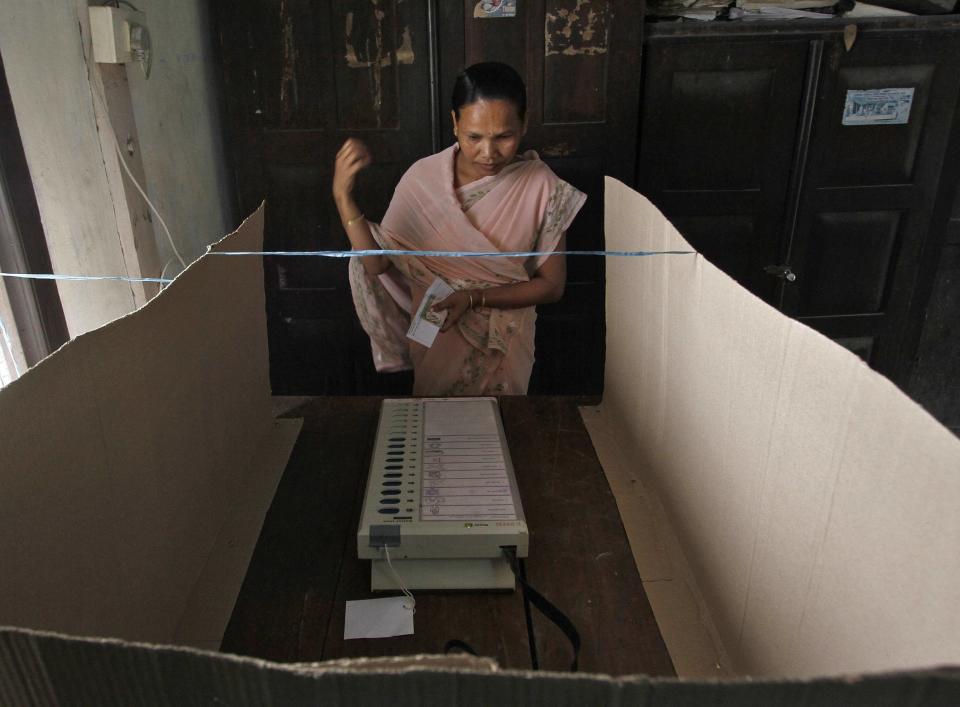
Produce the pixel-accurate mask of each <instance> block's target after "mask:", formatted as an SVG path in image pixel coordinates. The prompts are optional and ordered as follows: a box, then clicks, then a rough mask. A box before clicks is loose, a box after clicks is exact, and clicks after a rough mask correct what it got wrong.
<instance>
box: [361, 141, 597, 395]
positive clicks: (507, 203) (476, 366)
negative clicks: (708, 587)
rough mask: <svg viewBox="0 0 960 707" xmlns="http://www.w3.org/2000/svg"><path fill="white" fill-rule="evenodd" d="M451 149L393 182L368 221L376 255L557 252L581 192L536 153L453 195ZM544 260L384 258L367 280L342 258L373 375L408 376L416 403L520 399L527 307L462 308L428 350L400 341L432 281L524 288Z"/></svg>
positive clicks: (529, 355) (526, 357)
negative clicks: (383, 209) (386, 201)
mask: <svg viewBox="0 0 960 707" xmlns="http://www.w3.org/2000/svg"><path fill="white" fill-rule="evenodd" d="M456 150H457V146H456V145H454V146H452V147H450V148H448V149H446V150H444V151H443V152H439V153H437V154H435V155H432V156H430V157H427V158H425V159H422V160H420V161H418V162H417V163H416V164H414V165H413V166H412V167H411V168H410V169H409V170H408V171H407V173H406V174H404V176H403V178H402V179H401V180H400V183H399V184H398V185H397V188H396V191H395V192H394V195H393V200H392V201H391V202H390V207H389V208H388V209H387V213H386V215H385V216H384V217H383V222H382V223H381V224H380V225H379V226H378V225H376V224H373V223H371V224H370V228H371V231H372V232H373V236H374V238H375V239H376V240H377V242H378V243H379V244H380V246H381V247H382V248H389V249H398V250H439V251H484V252H490V251H528V250H536V251H544V252H552V251H554V250H556V248H557V245H558V244H559V243H560V239H561V238H562V236H563V234H564V232H565V231H566V230H567V227H568V226H569V225H570V222H571V221H572V220H573V217H574V216H576V214H577V212H578V211H579V210H580V207H581V206H582V205H583V202H584V200H585V199H586V195H584V194H583V193H581V192H579V191H577V190H576V189H574V188H573V187H572V186H570V185H569V184H567V183H566V182H564V181H562V180H561V179H559V178H558V177H557V176H556V175H555V174H554V173H553V172H552V171H551V170H550V168H549V167H547V166H546V165H545V164H544V163H543V162H541V161H540V159H539V158H538V157H537V155H536V153H535V152H532V151H531V152H527V153H526V154H525V155H523V157H518V158H517V159H516V160H515V161H514V162H513V163H511V164H510V165H508V166H507V167H505V168H504V169H503V170H502V171H501V172H500V173H499V174H496V175H494V176H491V177H484V178H483V179H479V180H477V181H475V182H471V183H470V184H468V185H467V186H465V187H463V188H461V189H454V186H453V185H454V172H453V170H454V161H455V159H456ZM547 257H548V256H539V257H536V258H534V257H531V258H526V259H523V258H435V257H434V258H431V257H411V256H402V257H391V258H390V260H391V262H392V264H393V266H394V267H393V268H391V269H390V270H389V271H387V273H385V274H383V275H380V276H379V277H371V276H370V275H368V274H367V272H366V270H364V268H363V265H362V263H361V262H360V260H359V259H358V258H353V259H351V261H350V285H351V289H352V291H353V301H354V304H355V306H356V308H357V315H358V317H359V319H360V323H361V325H362V326H363V328H364V331H366V332H367V334H368V335H369V336H370V344H371V348H372V350H373V358H374V364H375V365H376V368H377V370H378V371H381V372H384V371H398V370H405V369H409V368H410V367H411V365H412V367H413V369H414V386H413V394H414V395H420V396H457V395H522V394H525V393H526V392H527V384H528V383H529V381H530V371H531V370H532V368H533V361H534V351H533V349H534V344H533V342H534V333H535V322H536V317H537V315H536V310H535V308H534V307H523V308H518V309H494V308H491V307H484V308H477V309H474V310H468V311H467V312H466V313H465V314H464V315H463V316H462V317H461V318H460V319H459V320H458V321H457V324H456V326H454V327H452V328H451V329H450V330H449V331H446V332H441V333H440V334H439V335H438V336H437V339H436V341H434V343H433V346H431V347H430V348H426V347H424V346H421V345H420V344H418V343H416V342H413V341H410V340H409V339H407V338H406V331H407V327H408V326H409V325H410V313H411V312H415V311H416V308H417V307H418V306H419V304H420V300H421V299H422V298H423V295H424V292H425V291H426V289H427V288H428V287H429V286H430V284H431V283H432V282H433V281H434V279H435V278H437V277H441V278H443V279H444V280H445V281H446V282H447V284H449V285H450V286H451V287H452V288H454V289H455V290H462V289H483V288H487V287H496V286H498V285H507V284H510V283H515V282H524V281H527V280H529V279H530V277H531V276H532V275H533V274H534V273H535V272H536V271H537V268H539V267H540V265H541V264H542V263H543V261H544V260H546V258H547Z"/></svg>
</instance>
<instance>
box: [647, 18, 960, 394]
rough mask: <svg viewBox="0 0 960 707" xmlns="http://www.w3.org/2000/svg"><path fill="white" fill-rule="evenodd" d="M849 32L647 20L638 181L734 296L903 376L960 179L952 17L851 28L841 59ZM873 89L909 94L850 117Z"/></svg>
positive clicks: (959, 46) (816, 26) (958, 69)
mask: <svg viewBox="0 0 960 707" xmlns="http://www.w3.org/2000/svg"><path fill="white" fill-rule="evenodd" d="M714 24H716V23H714ZM845 24H846V23H844V22H843V21H840V20H829V21H823V22H811V23H794V24H789V25H783V24H778V25H776V26H774V25H769V26H759V27H758V26H749V25H742V24H741V25H736V26H734V25H726V26H724V25H720V26H719V27H703V26H701V27H694V28H690V27H689V26H686V25H666V24H662V25H655V26H654V25H651V26H650V27H649V28H648V33H647V38H646V39H647V46H646V59H645V64H644V76H645V83H644V92H643V109H642V116H643V117H642V122H641V132H640V135H641V137H640V159H639V163H638V179H637V181H638V184H639V186H640V188H641V190H643V191H645V192H646V193H647V194H648V195H649V196H650V197H651V198H652V199H653V201H654V202H655V203H657V204H658V205H659V206H660V207H661V209H663V211H664V212H665V213H666V215H667V216H668V217H669V218H671V220H673V221H674V223H675V224H676V225H677V227H678V228H679V229H680V231H681V232H683V233H684V234H685V235H686V236H687V238H688V239H689V240H690V241H691V243H692V244H693V245H694V246H695V247H696V248H697V249H698V250H700V251H701V252H703V253H704V255H706V256H707V257H708V258H709V259H710V260H711V261H713V262H714V263H716V264H717V265H718V266H720V267H721V268H723V269H725V270H726V271H727V272H729V273H730V274H731V275H733V276H734V277H735V278H736V279H737V280H738V281H740V282H741V283H742V284H743V285H744V286H746V287H747V288H748V289H750V290H751V291H752V292H754V293H755V294H756V295H758V296H759V297H761V298H763V299H764V300H766V301H767V302H769V303H770V304H772V305H774V306H776V307H779V308H780V309H782V310H783V311H784V312H785V313H788V314H790V315H791V316H794V317H796V318H798V319H799V320H800V321H802V322H804V323H806V324H808V325H810V326H812V327H813V328H815V329H817V330H819V331H821V332H823V333H824V334H827V335H828V336H830V337H832V338H834V339H835V340H837V341H838V342H839V343H842V344H843V345H845V346H847V347H849V348H850V349H852V350H853V351H855V352H857V353H858V354H859V355H861V356H862V357H863V358H864V359H866V360H867V361H869V362H870V364H871V365H872V366H874V367H875V368H877V369H878V370H880V371H881V372H883V373H885V374H887V375H888V376H890V377H891V378H893V379H894V380H897V381H899V382H903V381H904V380H905V377H906V376H907V375H908V373H909V365H910V362H911V361H912V357H913V355H914V352H915V349H916V344H917V341H916V339H917V338H918V336H919V333H918V330H917V329H916V327H915V326H913V324H914V322H915V320H916V318H917V317H918V316H920V315H921V314H922V311H923V310H922V308H921V305H922V303H920V302H919V301H918V298H921V297H922V296H923V294H924V292H927V293H928V292H929V287H926V286H925V283H924V282H923V278H930V277H932V271H931V267H932V265H933V264H934V261H933V259H932V258H931V257H930V248H931V247H933V246H935V245H936V243H938V236H937V233H938V230H939V231H942V230H943V228H944V226H945V218H941V217H940V216H939V215H938V209H937V208H936V205H937V203H938V200H942V199H943V196H944V195H945V194H946V195H950V194H952V193H953V189H954V188H955V185H956V180H957V175H958V170H960V165H957V164H951V163H948V162H947V161H946V160H945V155H946V152H947V149H948V147H949V145H950V144H951V141H952V140H956V139H957V135H958V132H957V128H956V126H957V124H958V118H957V116H958V110H957V108H958V105H957V102H958V96H960V25H958V24H957V23H956V22H953V21H949V20H946V21H945V20H941V19H938V20H937V21H931V20H930V19H929V18H928V19H924V18H917V19H912V20H907V21H897V22H877V21H874V22H863V23H861V25H860V26H859V32H858V36H857V39H856V41H855V42H854V44H853V46H852V48H850V49H849V50H848V49H847V48H846V47H845V45H844V41H843V28H844V26H845ZM883 88H893V89H907V90H910V91H912V102H911V105H910V110H909V117H908V118H907V119H906V120H905V121H904V122H893V121H891V122H889V123H886V124H883V123H879V122H878V121H866V122H867V123H868V124H853V125H851V124H844V120H843V116H844V109H845V104H846V101H847V99H848V97H852V96H857V95H860V94H858V93H857V92H863V91H866V90H870V89H883ZM871 122H876V123H878V124H869V123H871ZM941 211H942V210H941ZM785 275H786V276H787V277H784V276H785Z"/></svg>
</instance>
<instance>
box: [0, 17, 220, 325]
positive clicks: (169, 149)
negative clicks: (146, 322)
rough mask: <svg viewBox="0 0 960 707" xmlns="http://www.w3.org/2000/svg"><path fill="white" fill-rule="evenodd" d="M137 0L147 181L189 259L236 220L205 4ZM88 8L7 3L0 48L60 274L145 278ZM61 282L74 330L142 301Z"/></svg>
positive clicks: (139, 111) (109, 286)
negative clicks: (103, 114)
mask: <svg viewBox="0 0 960 707" xmlns="http://www.w3.org/2000/svg"><path fill="white" fill-rule="evenodd" d="M136 5H137V7H138V8H140V9H141V10H144V11H146V14H147V26H148V27H149V29H150V30H151V39H152V42H153V48H154V54H155V59H154V74H153V75H152V76H151V78H150V79H149V80H144V79H143V76H142V74H141V73H139V72H140V69H139V67H138V66H136V65H131V66H129V67H128V77H129V81H130V92H131V96H132V101H133V109H134V115H135V117H136V121H137V128H138V131H139V136H140V143H141V154H142V160H143V165H144V169H145V171H146V175H147V184H146V187H147V191H148V194H149V195H150V197H151V200H152V201H153V202H154V204H155V205H156V206H157V207H158V208H159V209H160V211H161V213H162V214H163V215H164V218H165V219H166V221H167V223H168V225H169V227H170V229H171V231H172V232H173V236H174V239H175V240H176V242H177V243H178V247H179V249H180V250H181V252H182V254H183V255H184V257H185V258H186V259H187V261H188V262H189V261H190V260H191V259H193V258H195V257H196V256H198V255H200V254H201V253H202V252H203V249H204V247H205V245H206V243H207V241H208V240H209V239H210V238H212V237H216V236H218V235H219V234H222V233H225V232H226V231H229V230H230V229H231V227H232V226H233V224H232V223H230V217H229V216H228V214H229V208H228V204H227V192H228V190H227V188H226V184H227V179H226V176H225V167H224V159H223V149H222V145H221V142H220V136H219V128H218V122H219V118H218V114H217V110H216V97H215V91H214V86H215V83H214V78H213V77H214V75H215V73H214V72H215V67H214V65H213V63H212V61H211V53H212V50H211V42H210V38H209V30H208V25H207V21H206V18H205V12H204V11H202V8H204V7H205V3H204V2H203V0H140V1H139V2H137V3H136ZM86 7H87V2H85V0H3V3H2V5H0V55H2V57H3V61H4V68H5V69H6V72H7V80H8V82H9V84H10V93H11V97H12V99H13V105H14V109H15V111H16V115H17V122H18V125H19V127H20V132H21V137H22V139H23V145H24V152H25V153H26V157H27V163H28V165H29V167H30V172H31V176H32V179H33V181H34V187H35V190H36V193H37V202H38V206H39V209H40V215H41V219H42V221H43V225H44V230H45V232H46V235H47V241H48V247H49V250H50V258H51V261H52V263H53V268H54V271H55V272H58V273H63V274H81V275H128V274H136V273H129V272H128V270H129V262H130V258H131V257H135V255H132V254H130V253H127V254H126V256H125V254H124V253H123V248H122V246H121V238H120V236H119V233H118V218H119V217H118V211H120V210H125V209H127V206H126V204H125V203H117V200H116V199H115V198H114V196H113V195H115V194H119V193H122V190H118V189H114V190H113V192H111V183H110V181H109V180H110V179H116V178H117V177H116V171H115V170H108V169H107V168H106V166H105V164H104V160H105V157H104V152H103V150H104V148H103V146H102V143H101V139H100V133H99V132H98V125H97V122H96V117H95V111H94V105H93V101H94V98H93V94H92V93H91V88H90V80H89V74H88V70H96V69H95V68H93V69H88V66H87V64H86V63H85V59H84V42H87V43H88V42H89V37H83V36H82V34H81V33H82V31H84V30H82V29H81V28H85V27H86V25H87V22H86V19H85V13H86ZM100 127H103V126H100ZM104 132H105V133H106V131H104ZM103 144H108V143H106V142H104V143H103ZM108 149H109V148H108ZM114 187H116V185H115V184H114ZM121 215H123V214H121ZM126 218H128V219H129V218H130V216H129V214H128V215H126ZM154 230H155V234H156V237H157V246H158V249H159V251H160V254H161V257H162V258H163V260H162V262H164V263H165V262H167V260H169V258H170V257H171V249H170V247H169V245H168V244H167V243H166V239H165V237H164V235H163V233H162V230H161V229H160V227H159V224H158V223H156V222H155V223H154ZM170 270H171V271H172V272H177V271H178V270H179V267H176V268H174V267H173V266H171V269H170ZM168 272H169V271H168ZM59 289H60V294H61V299H62V301H63V308H64V314H65V316H66V320H67V326H68V328H69V331H70V335H71V336H77V335H79V334H81V333H83V332H85V331H88V330H90V329H92V328H95V327H97V326H100V325H101V324H103V323H105V322H107V321H110V320H112V319H114V318H116V317H118V316H121V315H123V314H126V313H127V312H130V311H132V310H133V309H134V308H135V306H136V302H137V297H136V296H135V288H133V287H131V286H130V285H129V284H127V283H115V282H97V283H87V282H84V283H60V284H59Z"/></svg>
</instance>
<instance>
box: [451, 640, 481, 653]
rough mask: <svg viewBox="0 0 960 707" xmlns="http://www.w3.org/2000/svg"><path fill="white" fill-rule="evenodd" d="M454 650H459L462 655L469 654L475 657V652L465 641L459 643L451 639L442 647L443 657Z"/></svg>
mask: <svg viewBox="0 0 960 707" xmlns="http://www.w3.org/2000/svg"><path fill="white" fill-rule="evenodd" d="M454 648H459V649H460V650H462V651H463V652H464V653H469V654H470V655H477V652H476V651H475V650H473V648H472V647H471V646H470V644H469V643H467V642H466V641H461V640H459V639H457V638H451V639H450V640H449V641H447V642H446V644H445V645H444V646H443V653H444V655H447V654H449V653H450V651H452V650H453V649H454Z"/></svg>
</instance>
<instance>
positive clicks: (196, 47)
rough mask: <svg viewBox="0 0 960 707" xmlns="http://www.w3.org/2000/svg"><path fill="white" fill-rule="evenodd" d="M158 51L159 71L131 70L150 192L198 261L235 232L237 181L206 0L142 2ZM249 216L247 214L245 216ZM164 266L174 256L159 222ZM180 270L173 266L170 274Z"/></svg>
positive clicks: (185, 250)
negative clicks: (226, 142) (226, 148)
mask: <svg viewBox="0 0 960 707" xmlns="http://www.w3.org/2000/svg"><path fill="white" fill-rule="evenodd" d="M134 4H135V5H136V6H137V8H138V9H140V10H141V11H142V12H144V14H145V15H146V19H147V26H148V27H149V29H150V39H151V42H152V46H153V52H154V59H153V69H152V71H151V74H150V78H149V79H144V76H143V72H142V71H141V70H140V68H139V66H130V67H128V69H127V78H128V80H129V81H130V94H131V96H132V98H133V110H134V115H135V117H136V121H137V131H138V132H139V134H140V144H141V148H142V156H143V163H144V167H145V169H146V173H147V193H148V194H149V195H150V200H151V201H152V202H153V204H154V206H156V207H157V208H158V209H159V210H160V213H161V214H163V217H164V219H166V222H167V226H169V228H170V231H171V233H172V236H173V239H174V243H175V244H176V245H177V248H178V249H179V250H180V253H181V254H182V255H183V256H184V258H186V259H187V262H190V261H191V260H193V259H194V258H197V257H199V256H200V255H202V254H203V252H204V250H205V249H206V246H207V245H208V243H209V238H210V237H211V236H214V235H216V234H223V233H227V232H228V231H230V230H232V229H233V228H234V226H236V224H234V223H231V222H230V216H229V214H230V205H229V191H228V189H227V184H228V182H229V180H228V177H227V172H226V162H225V160H224V156H223V144H222V140H221V129H220V117H219V110H218V107H217V98H216V93H215V90H214V89H215V86H216V75H217V72H218V71H219V68H218V66H217V64H216V60H215V58H214V55H213V54H214V52H213V47H212V45H211V35H210V26H209V17H208V10H207V5H208V4H209V3H207V2H204V0H139V2H135V3H134ZM245 215H246V214H241V216H245ZM154 228H155V230H156V233H157V245H158V247H159V249H160V254H161V261H162V263H167V261H169V260H170V259H171V258H172V257H173V253H172V251H171V250H170V246H169V244H168V243H167V240H166V237H165V236H164V235H163V233H162V229H161V228H160V227H159V224H155V227H154ZM178 271H179V264H177V263H174V264H173V265H171V266H170V268H169V269H168V271H167V274H171V273H176V272H178Z"/></svg>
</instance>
